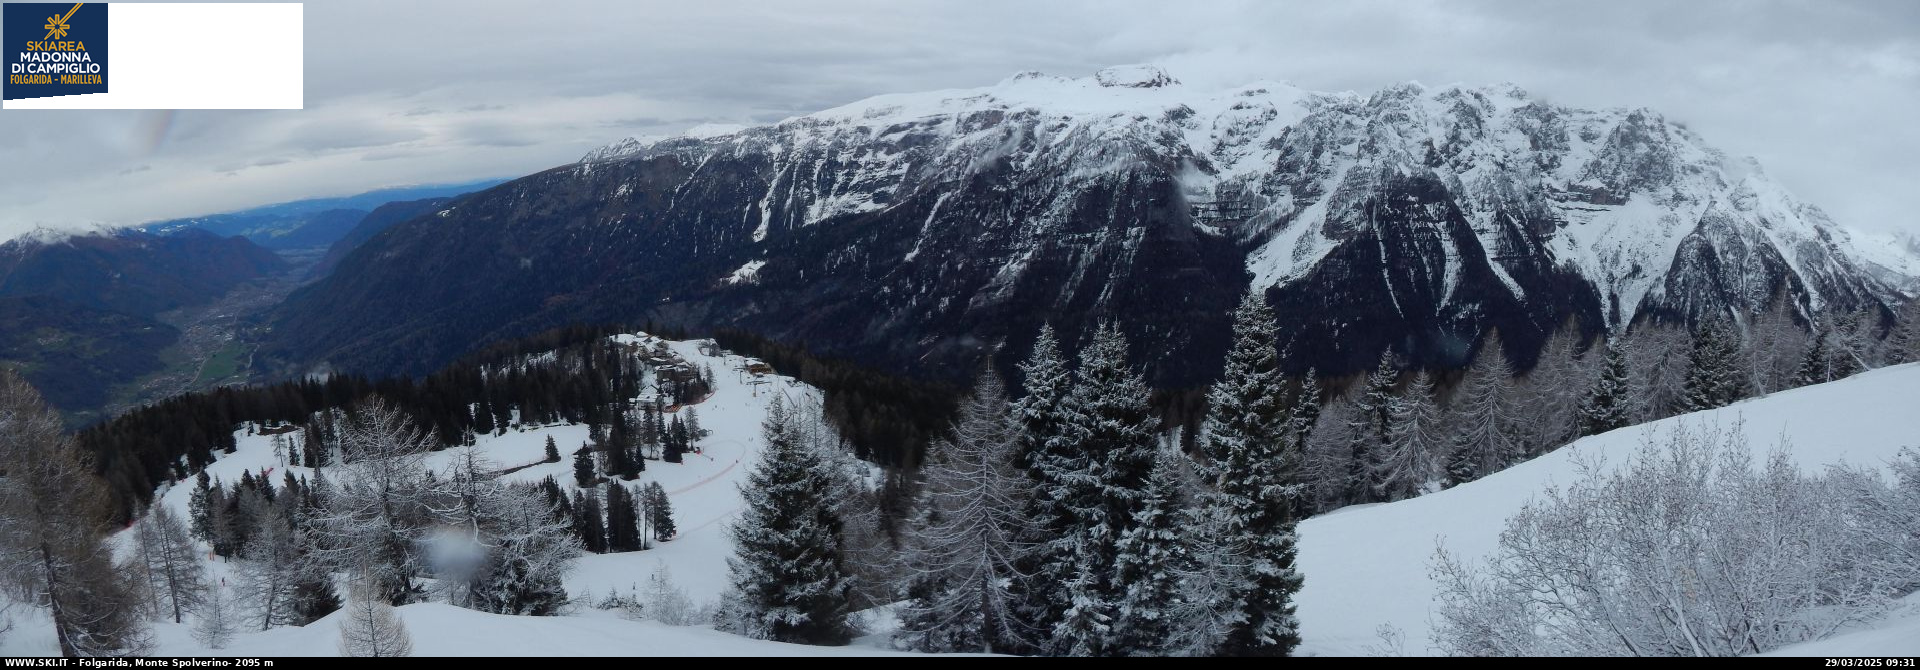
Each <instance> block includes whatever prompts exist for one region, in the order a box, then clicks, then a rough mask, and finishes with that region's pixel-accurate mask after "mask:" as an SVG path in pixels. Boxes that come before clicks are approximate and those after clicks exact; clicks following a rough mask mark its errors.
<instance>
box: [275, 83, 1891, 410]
mask: <svg viewBox="0 0 1920 670" xmlns="http://www.w3.org/2000/svg"><path fill="white" fill-rule="evenodd" d="M1858 246H1860V245H1859V244H1858V243H1856V242H1855V240H1854V239H1853V237H1852V236H1851V235H1850V234H1849V233H1848V232H1847V231H1846V230H1844V229H1842V228H1840V227H1838V226H1836V225H1834V224H1833V223H1832V222H1831V221H1829V220H1828V219H1827V217H1826V216H1825V215H1824V214H1822V213H1821V212H1820V211H1819V210H1818V209H1816V208H1814V207H1811V206H1809V205H1805V204H1803V203H1800V202H1798V201H1796V200H1794V199H1793V198H1792V197H1791V196H1790V195H1788V194H1787V193H1786V192H1785V191H1784V190H1782V189H1780V188H1779V187H1778V186H1777V185H1775V184H1774V183H1773V182H1771V181H1769V180H1768V179H1767V178H1766V176H1765V175H1764V173H1762V172H1761V171H1760V170H1759V169H1758V167H1757V166H1754V165H1752V164H1751V163H1750V162H1749V161H1741V160H1733V159H1729V158H1728V157H1726V156H1724V155H1722V154H1720V153H1719V152H1717V151H1715V150H1713V149H1711V148H1709V147H1707V146H1706V145H1705V144H1704V143H1703V142H1702V141H1701V140H1700V139H1699V138H1698V137H1696V136H1694V135H1693V134H1692V133H1691V132H1689V131H1687V130H1686V129H1685V128H1684V127H1682V126H1680V125H1677V124H1674V123H1672V122H1669V121H1667V120H1665V119H1663V118H1662V117H1660V116H1659V115H1658V114H1657V113H1655V112H1652V111H1650V110H1606V111H1589V110H1579V109H1570V108H1565V107H1559V106H1555V105H1551V104H1548V103H1546V102H1543V101H1540V100H1536V99H1533V98H1531V97H1529V96H1528V95H1527V94H1526V93H1525V92H1523V91H1520V90H1519V89H1517V88H1514V87H1511V86H1503V87H1491V88H1479V89H1469V88H1458V87H1452V88H1445V89H1437V90H1436V89H1427V88H1424V87H1421V86H1419V85H1417V84H1406V85H1398V86H1392V87H1388V88H1386V89H1383V90H1381V91H1379V92H1376V93H1373V94H1371V95H1359V94H1354V93H1339V94H1324V93H1312V92H1307V91H1302V90H1298V89H1295V88H1292V87H1290V86H1287V85H1284V84H1278V83H1259V84H1254V85H1250V86H1245V87H1241V88H1237V89H1232V90H1228V91H1201V90H1195V89H1192V88H1190V87H1186V86H1183V85H1181V84H1180V83H1179V82H1177V81H1175V80H1174V79H1173V78H1172V77H1169V76H1167V74H1166V73H1164V72H1161V71H1159V70H1157V69H1154V68H1150V67H1131V68H1115V69H1110V70H1107V71H1103V72H1101V73H1099V74H1098V75H1096V76H1095V77H1092V78H1087V79H1063V78H1057V77H1049V76H1046V75H1039V74H1031V73H1029V74H1022V75H1017V76H1015V77H1013V78H1010V79H1008V80H1007V81H1005V82H1002V83H1000V84H998V85H996V86H993V87H988V88H983V89H970V90H953V91H937V92H931V93H921V94H908V95H888V96H880V97H876V98H872V99H868V100H864V101H861V102H858V103H854V104H852V105H848V106H845V107H840V108H835V109H831V110H826V111H823V112H819V113H816V114H810V115H807V116H803V117H797V118H792V119H788V120H786V121H783V122H780V123H778V124H774V125H770V126H762V127H755V128H746V129H709V130H708V131H703V132H699V133H694V134H692V135H690V136H686V137H676V138H666V139H655V140H627V141H624V142H621V143H616V144H614V145H610V146H608V147H605V148H603V149H600V150H597V151H595V152H593V153H590V154H589V155H587V156H586V157H585V158H583V159H582V160H581V162H579V163H578V164H576V165H571V166H566V167H561V168H557V169H554V170H549V171H547V172H543V173H540V174H536V175H532V176H529V177H526V178H523V179H521V180H517V181H514V182H510V183H508V184H505V185H503V186H500V187H497V188H494V189H492V190H490V191H487V192H484V193H481V194H478V195H475V196H472V197H470V198H468V199H466V200H463V201H461V202H459V203H457V204H456V205H454V206H451V207H449V208H447V209H444V210H440V211H437V212H434V213H432V214H429V215H427V216H424V217H421V218H418V219H415V220H413V221H410V222H408V223H406V224H402V225H400V226H396V227H395V228H394V229H392V230H391V231H389V232H388V233H387V234H384V235H382V236H380V237H379V238H377V239H375V240H374V241H373V242H371V243H369V244H368V245H366V246H365V247H363V248H361V249H360V250H358V251H357V252H356V253H354V254H353V255H351V256H349V257H348V258H347V259H346V260H345V261H343V262H342V264H341V266H340V271H339V272H337V273H335V275H334V276H333V277H330V278H329V279H327V280H325V281H323V282H321V283H319V284H317V285H315V286H313V287H310V288H309V289H307V290H305V291H303V292H302V293H301V294H298V295H296V296H295V298H294V299H293V300H291V301H289V303H288V305H287V306H286V307H285V308H284V310H283V312H282V314H281V317H280V325H279V331H278V332H279V334H278V338H279V348H278V350H279V352H280V354H281V355H282V356H284V357H285V358H286V359H287V360H289V361H292V362H294V363H296V364H301V365H311V364H317V363H322V362H325V363H330V364H334V365H336V366H341V367H347V368H353V369H367V370H369V371H414V372H417V371H421V370H424V369H427V368H430V367H431V366H433V365H436V364H438V363H440V362H444V361H445V360H446V359H448V358H450V357H452V356H455V355H458V354H459V353H460V352H462V351H464V350H465V349H467V348H469V347H471V346H473V345H475V344H478V343H480V342H482V341H484V340H487V339H491V338H498V337H505V336H510V335H517V334H522V333H525V332H528V331H531V330H537V329H539V328H543V327H547V326H552V325H558V324H561V323H566V322H572V321H581V320H587V321H592V320H620V321H645V320H653V321H656V322H664V323H674V324H683V325H688V326H695V327H711V326H718V325H736V326H741V327H745V328H749V329H753V330H757V331H760V332H763V333H766V334H768V335H771V336H774V337H777V338H781V339H785V340H790V341H795V342H800V343H804V344H806V345H808V346H809V347H811V348H813V349H815V350H817V351H822V352H825V353H829V354H839V355H843V356H848V357H852V358H856V359H859V360H864V361H868V362H871V363H874V364H878V365H883V366H886V367H889V368H893V369H896V370H903V371H909V372H913V373H916V374H921V375H923V376H934V377H947V378H958V377H961V376H964V375H965V374H966V373H967V371H968V368H969V366H970V364H971V363H972V362H973V361H975V360H977V359H978V356H979V354H980V353H981V352H983V351H992V350H999V351H1002V352H1003V354H1004V355H1003V356H1002V361H1003V362H1004V360H1006V359H1009V358H1012V357H1017V356H1018V355H1020V354H1022V353H1024V347H1025V344H1026V342H1027V341H1028V340H1029V339H1030V338H1031V334H1032V332H1033V331H1034V330H1035V329H1037V328H1038V326H1039V325H1040V323H1042V322H1051V323H1053V324H1055V325H1056V327H1059V328H1061V329H1062V330H1063V332H1069V333H1071V332H1077V331H1079V330H1081V329H1084V328H1085V327H1086V326H1088V325H1089V324H1091V323H1092V322H1094V321H1096V320H1099V319H1107V318H1112V319H1117V320H1119V321H1120V322H1121V323H1122V324H1123V325H1124V327H1125V328H1126V329H1127V330H1128V331H1129V333H1130V334H1131V335H1132V336H1133V340H1134V346H1135V347H1136V351H1135V354H1136V355H1137V356H1138V357H1139V358H1138V360H1142V361H1149V362H1148V363H1147V365H1148V367H1149V369H1150V372H1152V374H1153V375H1154V376H1155V379H1156V380H1157V381H1159V382H1160V383H1162V384H1169V385H1176V384H1191V383H1199V382H1204V381H1205V380H1207V379H1210V378H1211V376H1212V375H1213V373H1214V368H1215V367H1216V366H1217V364H1218V358H1219V356H1220V355H1221V353H1222V352H1223V351H1224V348H1225V346H1226V339H1227V332H1226V331H1227V328H1226V314H1227V312H1228V310H1229V308H1230V306H1231V305H1232V304H1233V302H1234V301H1235V300H1236V299H1237V296H1238V294H1240V293H1241V292H1242V291H1244V290H1246V289H1247V288H1248V287H1249V286H1253V287H1257V288H1260V289H1262V290H1267V291H1269V292H1270V295H1271V296H1272V297H1273V298H1274V299H1275V301H1276V303H1277V304H1278V305H1279V307H1280V309H1281V314H1282V326H1281V327H1282V331H1283V332H1282V333H1281V335H1282V341H1283V342H1287V343H1288V346H1289V347H1291V349H1292V351H1293V354H1294V357H1293V364H1294V365H1296V366H1298V367H1306V366H1316V367H1318V368H1320V369H1321V370H1322V371H1324V372H1346V371H1351V370H1356V369H1361V368H1362V367H1364V366H1365V365H1367V364H1368V363H1370V362H1371V361H1372V360H1373V359H1374V358H1375V357H1377V356H1378V352H1379V351H1380V349H1381V348H1382V347H1388V346H1391V347H1394V348H1395V349H1396V350H1398V351H1402V352H1404V353H1407V354H1409V355H1411V356H1412V357H1413V358H1414V359H1415V360H1416V361H1417V362H1420V363H1426V364H1450V363H1457V362H1459V361H1460V360H1462V359H1463V357H1464V356H1466V355H1467V352H1468V350H1469V349H1470V347H1471V346H1472V343H1473V342H1475V341H1476V340H1477V338H1478V337H1479V335H1480V333H1482V332H1483V331H1484V330H1485V329H1487V328H1490V327H1498V328H1500V329H1501V331H1502V332H1503V334H1505V336H1506V339H1507V341H1508V342H1509V343H1510V346H1511V347H1512V351H1513V353H1515V354H1517V355H1518V357H1519V358H1520V359H1521V360H1522V361H1523V362H1524V361H1526V360H1528V359H1530V356H1531V351H1532V349H1533V348H1534V347H1535V346H1536V344H1537V342H1539V341H1540V339H1542V338H1543V337H1544V335H1545V334H1546V333H1547V332H1549V331H1550V330H1551V329H1552V328H1553V327H1554V326H1556V325H1557V324H1559V323H1561V322H1562V321H1564V320H1566V319H1567V318H1569V317H1578V318H1579V319H1580V320H1581V322H1582V323H1583V324H1585V325H1586V326H1587V327H1588V328H1589V329H1600V328H1615V329H1617V328H1622V327H1624V326H1625V325H1626V324H1628V323H1631V322H1632V321H1633V320H1634V319H1635V318H1638V317H1641V316H1651V317H1657V318H1686V319H1698V318H1701V317H1705V316H1709V315H1719V314H1732V315H1736V316H1738V315H1743V314H1747V313H1750V312H1752V311H1753V310H1755V309H1757V308H1759V307H1760V306H1762V305H1764V304H1765V303H1766V302H1767V301H1768V300H1769V298H1770V297H1771V296H1772V295H1773V294H1774V292H1775V291H1779V290H1786V291H1788V292H1789V293H1790V295H1791V296H1792V298H1793V299H1794V301H1795V303H1796V304H1797V305H1799V306H1800V307H1801V308H1802V309H1805V310H1808V311H1815V310H1822V309H1859V308H1866V307H1871V306H1874V305H1877V304H1879V303H1881V302H1882V301H1885V300H1888V299H1890V298H1891V297H1892V296H1893V295H1894V294H1895V292H1896V287H1895V282H1894V281H1893V280H1890V279H1889V278H1898V277H1905V276H1909V275H1910V274H1911V267H1908V266H1901V264H1900V263H1899V262H1892V261H1887V260H1886V258H1888V256H1885V255H1882V256H1872V255H1871V254H1863V253H1860V252H1859V251H1858V249H1857V247H1858ZM1870 257H1871V259H1870ZM1901 258H1904V256H1901Z"/></svg>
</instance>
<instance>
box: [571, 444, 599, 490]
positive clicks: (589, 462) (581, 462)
mask: <svg viewBox="0 0 1920 670" xmlns="http://www.w3.org/2000/svg"><path fill="white" fill-rule="evenodd" d="M595 479H598V477H597V476H596V475H594V472H593V450H592V449H589V448H587V445H584V444H583V445H580V449H579V451H575V452H573V482H574V483H575V484H578V485H579V486H580V488H583V489H584V488H590V487H592V486H593V481H594V480H595Z"/></svg>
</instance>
